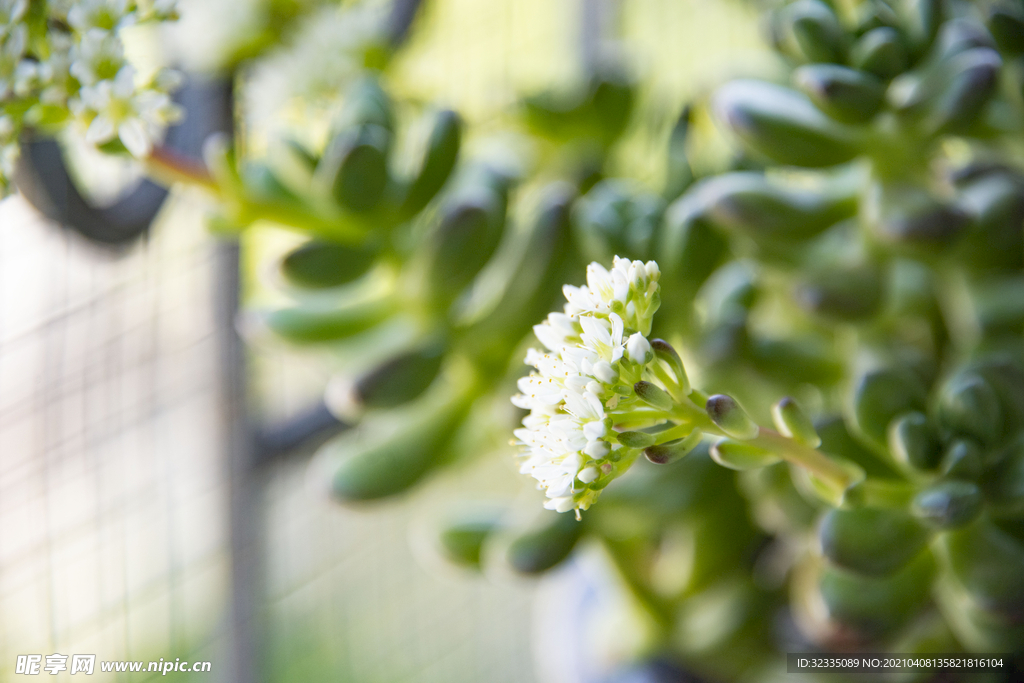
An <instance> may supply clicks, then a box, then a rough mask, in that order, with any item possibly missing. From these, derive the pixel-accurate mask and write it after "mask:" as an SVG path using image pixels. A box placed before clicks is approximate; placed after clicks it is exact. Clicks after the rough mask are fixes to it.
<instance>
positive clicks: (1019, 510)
mask: <svg viewBox="0 0 1024 683" xmlns="http://www.w3.org/2000/svg"><path fill="white" fill-rule="evenodd" d="M982 487H983V489H984V491H985V501H986V502H987V503H988V504H989V505H990V506H991V507H992V509H993V512H994V513H995V514H998V515H1001V516H1007V517H1021V516H1024V436H1018V437H1017V439H1015V440H1014V441H1013V442H1012V443H1011V444H1010V445H1009V446H1007V448H1006V449H1005V450H1004V451H1003V452H1001V453H1000V454H999V460H998V464H997V465H996V466H995V467H994V468H992V469H991V470H990V471H988V472H987V473H986V474H985V476H984V478H983V479H982Z"/></svg>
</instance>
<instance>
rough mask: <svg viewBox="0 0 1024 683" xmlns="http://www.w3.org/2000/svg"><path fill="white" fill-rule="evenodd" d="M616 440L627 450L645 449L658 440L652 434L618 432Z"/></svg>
mask: <svg viewBox="0 0 1024 683" xmlns="http://www.w3.org/2000/svg"><path fill="white" fill-rule="evenodd" d="M616 438H617V439H618V440H619V443H621V444H622V445H623V446H626V447H627V448H647V447H648V446H653V445H654V442H655V441H657V440H658V438H657V437H656V436H655V435H654V434H648V433H647V432H619V433H618V435H617V436H616Z"/></svg>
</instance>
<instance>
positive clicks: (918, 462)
mask: <svg viewBox="0 0 1024 683" xmlns="http://www.w3.org/2000/svg"><path fill="white" fill-rule="evenodd" d="M889 452H890V453H891V454H892V457H893V459H895V460H896V461H897V462H898V463H900V464H901V465H903V466H904V467H911V468H914V469H918V470H932V469H935V467H936V466H937V465H938V464H939V458H940V457H941V455H942V454H941V451H940V444H939V439H938V436H937V435H936V434H935V430H934V429H933V428H932V425H931V424H930V423H929V422H928V418H927V417H926V416H925V415H924V413H919V412H910V413H905V414H904V415H901V416H899V417H897V418H896V419H895V420H893V421H892V422H891V423H890V424H889Z"/></svg>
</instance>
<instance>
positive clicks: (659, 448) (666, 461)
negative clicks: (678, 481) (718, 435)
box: [644, 429, 704, 465]
mask: <svg viewBox="0 0 1024 683" xmlns="http://www.w3.org/2000/svg"><path fill="white" fill-rule="evenodd" d="M703 437H704V432H702V431H701V430H699V429H694V430H693V431H692V432H690V433H689V435H687V436H686V437H685V438H682V439H676V440H674V441H669V442H667V443H663V444H658V445H656V446H649V447H647V448H646V449H644V456H645V457H646V458H647V459H648V460H650V461H651V462H653V463H654V464H655V465H670V464H672V463H674V462H676V461H677V460H680V459H681V458H683V457H684V456H686V455H688V454H689V453H690V452H691V451H692V450H693V449H694V448H696V447H697V445H698V444H699V443H700V442H701V439H702V438H703Z"/></svg>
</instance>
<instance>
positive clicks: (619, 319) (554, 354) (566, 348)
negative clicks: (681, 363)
mask: <svg viewBox="0 0 1024 683" xmlns="http://www.w3.org/2000/svg"><path fill="white" fill-rule="evenodd" d="M660 276H661V273H660V271H659V270H658V264H657V263H655V262H654V261H648V262H647V263H646V264H645V263H643V262H642V261H632V262H631V261H629V260H628V259H622V258H618V257H616V258H615V262H614V264H613V267H612V269H611V271H608V270H606V269H605V268H604V267H603V266H602V265H601V264H599V263H591V264H590V265H589V266H588V267H587V284H586V285H584V286H582V287H574V286H572V285H566V286H565V288H564V293H565V298H566V300H567V301H568V303H567V304H566V305H565V312H564V313H552V314H551V315H549V316H548V318H547V320H546V321H545V322H544V323H542V324H540V325H537V326H535V327H534V328H533V329H534V333H535V334H536V335H537V338H538V339H539V340H540V341H541V343H542V344H543V345H544V346H545V347H546V349H547V351H546V352H543V351H538V350H536V349H530V351H529V353H528V354H527V356H526V363H527V364H528V365H531V366H533V367H534V368H536V370H537V372H536V373H531V374H530V376H528V377H524V378H522V379H521V380H519V390H520V392H521V393H520V394H518V395H517V396H515V397H514V398H513V399H512V402H513V403H514V404H515V405H516V406H518V407H520V408H524V409H526V410H529V411H530V414H529V415H528V416H527V417H526V418H524V419H523V428H522V429H517V430H516V432H515V434H516V437H517V438H518V439H519V442H520V443H521V444H522V445H524V446H526V447H527V448H528V451H527V455H526V459H525V462H524V463H523V465H522V468H521V471H522V472H523V473H526V474H530V475H531V476H532V477H534V478H535V479H537V481H539V482H540V486H541V487H542V488H544V489H545V491H546V495H547V497H548V501H547V503H545V507H547V508H549V509H552V510H557V511H558V512H566V511H568V510H577V511H579V510H586V509H587V508H588V507H590V505H591V504H592V503H593V502H594V501H595V500H596V499H597V496H598V492H599V491H600V490H601V489H603V488H604V487H605V486H607V485H608V483H609V482H610V481H611V480H612V479H615V478H616V477H617V476H618V475H619V474H621V473H622V471H624V469H625V468H628V467H629V465H630V464H631V463H632V460H633V459H634V458H635V457H636V454H637V452H638V451H637V449H635V448H633V449H630V448H625V447H624V446H623V444H622V443H620V442H619V441H618V440H617V439H616V438H615V436H614V432H613V431H612V427H613V426H614V425H615V424H618V423H619V422H622V421H623V420H625V421H630V420H633V419H635V415H634V413H635V412H636V409H637V407H638V406H637V403H638V400H636V399H635V398H632V397H633V386H634V385H635V384H637V383H638V382H641V381H643V380H645V379H650V378H652V375H651V371H650V370H649V369H648V365H649V364H650V363H651V362H652V361H653V360H654V352H653V350H652V348H651V344H650V342H649V341H648V340H647V337H646V336H645V335H647V334H650V329H651V322H652V320H653V318H654V313H655V311H657V309H658V306H659V305H660V296H659V291H658V279H659V277H660ZM641 405H645V404H642V403H641ZM577 514H578V512H577Z"/></svg>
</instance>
